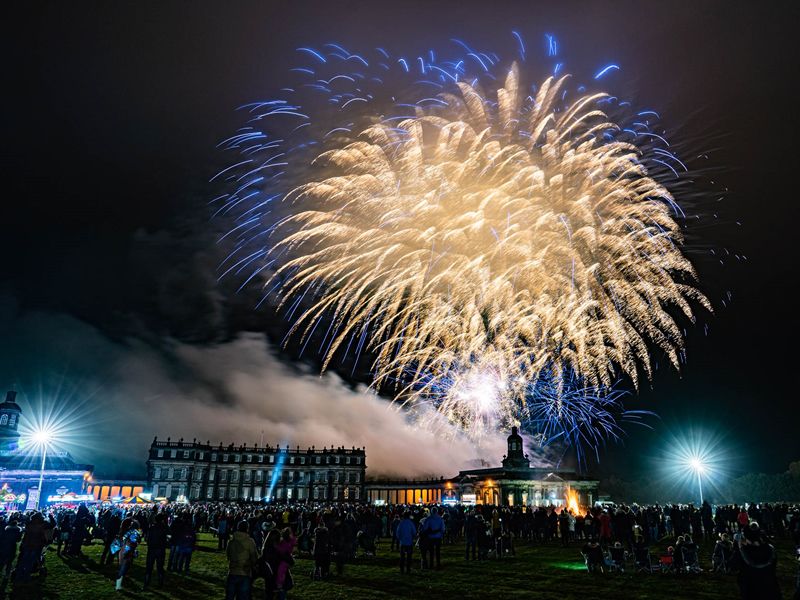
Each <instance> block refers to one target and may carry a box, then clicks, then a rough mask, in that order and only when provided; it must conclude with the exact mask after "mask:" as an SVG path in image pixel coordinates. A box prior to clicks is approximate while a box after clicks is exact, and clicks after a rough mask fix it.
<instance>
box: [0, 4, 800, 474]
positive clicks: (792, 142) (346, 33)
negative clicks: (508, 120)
mask: <svg viewBox="0 0 800 600" xmlns="http://www.w3.org/2000/svg"><path fill="white" fill-rule="evenodd" d="M534 4H538V5H540V6H541V7H540V8H537V7H534V6H533V5H534ZM545 7H546V8H545ZM25 11H26V12H25V14H19V15H17V16H16V18H9V19H4V21H5V29H6V30H7V31H6V35H4V36H3V37H4V38H5V43H6V44H7V45H8V47H7V48H6V51H5V56H6V73H7V74H6V76H5V77H4V80H5V83H6V85H5V86H4V88H5V91H4V94H3V104H4V109H3V121H4V134H5V135H4V143H3V145H2V164H3V170H4V176H3V188H4V202H3V206H4V209H3V219H2V223H3V233H2V236H0V257H1V258H0V260H2V269H0V342H1V343H2V346H3V348H2V351H1V352H0V386H6V387H10V386H16V387H19V388H21V389H22V391H25V390H26V389H27V390H29V391H30V390H32V389H34V388H35V386H36V384H35V381H37V378H39V379H41V380H47V381H50V379H51V378H50V375H48V374H51V373H59V374H60V377H62V381H63V380H64V379H66V380H69V379H70V378H71V377H73V375H74V378H75V380H76V381H68V385H67V387H69V386H72V387H73V388H74V392H75V393H74V396H75V397H76V398H80V397H81V395H82V394H83V388H82V387H81V386H83V385H84V383H85V382H87V381H88V382H89V383H88V384H87V387H86V388H85V389H88V390H91V391H92V394H94V396H93V397H92V399H89V400H85V399H84V404H83V406H91V405H92V404H93V403H94V402H99V400H98V398H100V397H109V396H110V395H111V394H109V393H107V392H108V391H109V390H111V389H113V388H114V387H115V385H116V380H115V376H114V375H113V373H114V372H113V371H109V372H105V371H104V370H105V369H106V368H107V367H108V365H107V364H105V361H104V360H103V359H102V357H101V356H102V351H99V357H98V358H97V361H96V363H92V362H91V361H89V362H88V363H87V362H85V361H84V362H82V361H81V360H80V356H81V355H83V356H92V352H98V348H101V347H102V344H104V343H107V344H109V347H113V348H116V349H118V350H119V355H120V356H122V355H124V354H125V352H127V351H128V350H130V351H132V352H140V351H142V350H141V349H142V348H144V349H146V352H147V353H148V356H149V357H150V359H152V360H153V361H155V363H157V364H158V365H159V369H161V370H163V373H166V374H167V375H165V377H167V378H172V379H173V380H177V381H179V382H183V383H179V384H178V385H177V389H178V390H180V389H186V388H185V387H182V386H185V385H188V386H190V387H191V386H192V385H197V386H200V387H202V386H204V385H207V386H208V387H209V388H213V389H212V391H211V392H209V393H208V398H212V400H206V402H214V401H218V402H219V403H220V404H222V405H226V404H227V405H230V404H232V403H233V404H235V403H236V399H235V398H232V397H231V395H232V394H233V392H232V391H231V390H232V388H229V387H225V386H224V385H218V381H216V380H215V379H214V378H213V377H211V376H208V377H206V375H207V374H206V373H204V372H203V371H202V369H201V368H200V367H198V365H201V364H203V365H210V366H209V367H208V368H214V367H215V366H217V363H214V362H213V361H212V362H205V361H195V362H193V363H192V365H193V366H192V367H187V366H186V363H185V362H182V361H181V359H180V358H176V355H178V356H185V353H187V352H193V351H195V350H196V351H197V352H216V351H217V350H219V349H220V348H222V349H223V350H224V348H225V347H226V345H230V344H235V343H236V342H235V340H237V339H238V340H240V341H241V336H240V334H241V333H242V332H245V331H250V332H252V331H265V330H269V329H270V322H271V319H272V318H273V317H272V316H271V315H269V314H264V313H263V312H258V311H255V310H253V305H254V296H252V295H248V294H247V293H244V294H240V295H234V293H233V291H234V290H235V288H236V285H235V282H227V281H223V282H222V283H217V281H216V270H215V269H216V265H217V264H218V261H219V257H220V256H219V255H220V248H218V247H217V246H216V245H215V243H214V240H215V239H216V235H217V234H218V232H219V230H220V229H221V228H223V227H224V225H223V224H221V223H218V222H211V223H209V215H210V212H209V209H208V207H207V205H206V203H207V202H208V200H209V199H210V198H211V197H212V194H213V193H214V191H215V190H213V189H212V188H211V186H209V184H208V183H207V182H208V180H209V178H210V176H211V175H213V173H214V172H215V171H216V170H218V169H219V168H220V166H221V165H224V164H225V162H226V161H227V160H228V158H227V157H224V156H222V155H221V153H220V152H219V151H218V150H217V149H216V148H215V145H216V144H217V143H218V142H219V141H220V140H222V139H223V138H225V137H226V136H227V135H229V134H230V133H231V132H232V131H233V130H234V129H235V128H236V127H238V126H239V125H240V124H241V116H240V115H238V114H237V113H236V112H235V111H234V109H235V107H237V106H239V105H241V104H243V103H245V102H248V101H252V100H256V99H262V98H264V97H266V96H268V95H269V94H270V92H272V91H274V90H275V89H276V87H280V77H281V75H282V73H284V72H285V70H286V69H287V68H288V67H289V66H293V64H294V62H293V61H294V60H295V58H296V54H295V48H297V47H298V46H302V45H311V46H313V45H321V44H323V43H325V42H329V41H337V42H341V43H343V44H345V45H347V46H350V47H353V48H369V47H372V46H374V45H378V44H380V45H383V46H386V47H388V48H390V49H397V50H400V49H410V50H408V51H409V52H412V51H415V50H426V49H427V48H429V47H437V46H441V45H442V44H445V43H447V40H448V39H449V38H451V37H460V38H463V39H466V40H469V41H470V43H472V44H474V45H477V46H483V47H491V48H502V49H505V48H510V49H513V45H512V44H513V38H511V35H510V32H511V30H512V29H514V30H517V31H519V32H520V33H522V34H523V36H525V38H526V39H527V40H528V43H529V46H530V47H531V48H534V49H538V48H540V47H541V49H542V50H543V48H544V45H543V42H541V46H540V45H539V44H540V40H543V36H544V33H553V34H555V35H556V36H557V37H558V40H559V43H560V47H561V49H562V52H563V56H564V60H565V62H566V63H567V65H568V67H575V68H576V69H578V70H583V71H585V72H587V73H588V72H593V71H592V70H593V69H594V68H595V67H597V66H600V65H604V64H607V63H609V62H612V61H613V62H616V63H618V64H620V65H621V67H622V70H621V73H620V74H619V75H618V76H616V77H615V79H614V80H613V82H612V85H616V86H618V88H619V91H625V92H631V90H633V91H634V92H635V99H636V102H637V104H639V105H641V106H647V107H651V108H655V109H656V110H658V111H659V112H660V113H661V115H662V117H663V122H664V123H665V124H666V125H667V126H668V129H669V130H671V133H672V136H673V137H679V138H680V139H682V140H683V141H685V142H686V143H687V144H688V146H689V147H690V148H692V149H696V150H697V152H695V154H697V153H699V152H705V153H707V154H708V156H709V158H708V160H707V161H706V162H705V163H703V164H702V165H701V166H702V167H703V169H702V173H700V174H699V175H698V182H699V183H698V185H697V186H695V189H694V190H693V191H694V193H695V194H696V195H697V197H696V198H693V199H691V200H690V201H689V202H688V205H687V206H688V208H693V207H695V206H696V207H698V208H697V209H698V211H699V212H702V213H703V214H704V215H705V216H706V218H705V220H704V221H703V227H701V228H699V229H698V230H697V231H696V232H694V234H693V235H695V236H697V239H698V241H699V242H702V243H698V244H697V245H696V246H695V245H694V239H695V238H694V237H693V238H692V241H693V244H692V247H691V248H690V256H691V258H692V259H693V260H694V261H695V263H696V264H697V266H698V269H699V271H700V275H701V287H702V288H703V289H704V291H707V293H708V295H709V297H710V299H711V300H712V302H713V303H714V306H715V309H716V313H715V315H713V316H707V315H703V316H701V318H700V319H699V320H698V324H697V325H696V326H694V327H690V328H689V329H688V341H687V355H688V360H687V363H686V364H685V365H684V366H683V367H682V370H681V373H680V374H677V373H675V372H674V371H670V370H669V369H668V368H667V367H666V365H665V364H661V367H660V369H659V371H658V372H657V373H656V376H655V378H654V380H653V382H652V386H651V385H650V384H647V383H645V384H644V386H643V389H642V390H641V391H640V394H639V395H638V396H636V395H634V396H633V397H631V398H629V400H628V402H627V404H628V406H629V408H641V409H646V410H652V411H655V412H656V413H658V414H659V416H660V419H655V418H651V419H649V420H648V423H650V424H651V425H652V427H653V429H652V430H646V429H640V428H634V429H629V431H630V435H629V437H628V439H627V441H626V442H625V445H624V446H616V447H612V448H610V449H608V450H607V451H606V452H604V453H603V454H602V456H601V464H600V465H599V467H596V470H597V471H598V472H601V473H603V472H605V473H608V472H613V473H619V474H622V475H623V476H625V477H636V476H637V474H638V473H640V472H642V471H645V470H647V469H649V466H648V465H649V464H650V463H651V461H652V458H653V456H654V455H655V454H657V453H658V452H660V451H661V450H663V449H664V448H667V449H668V447H669V444H670V443H671V442H670V441H669V440H670V434H672V433H679V432H681V431H685V430H686V429H687V428H688V427H689V426H690V425H694V426H698V427H702V428H703V429H705V430H707V431H709V432H713V434H715V435H719V436H721V437H722V439H723V446H724V447H725V448H727V449H728V452H729V455H730V457H731V458H732V461H731V468H732V470H733V471H736V472H743V471H748V470H758V471H768V472H778V471H783V470H785V469H786V468H787V465H788V463H789V462H790V461H791V460H798V459H800V435H798V433H797V431H798V430H800V427H798V423H800V419H798V416H797V409H796V406H797V400H796V392H795V390H796V387H797V359H798V351H797V342H796V339H797V336H798V320H797V310H796V305H797V300H796V295H795V293H794V290H795V288H796V277H797V258H798V253H797V251H796V243H797V233H796V230H795V227H796V224H797V222H798V220H797V216H798V215H797V213H798V208H797V205H798V202H797V194H798V192H797V190H798V184H797V180H795V177H798V176H800V171H798V167H797V156H798V154H797V150H796V148H797V144H798V142H797V139H798V135H797V134H798V118H797V107H796V104H797V95H796V93H795V88H796V87H797V84H796V79H797V73H796V71H797V64H798V58H799V54H800V53H798V50H797V39H796V38H797V35H796V34H797V31H800V28H799V27H800V19H798V11H799V9H798V5H797V3H788V2H787V3H786V4H785V5H783V6H781V5H780V4H778V3H775V4H773V5H772V8H770V9H769V10H767V9H765V8H756V7H755V6H754V5H753V3H744V2H743V3H732V2H729V1H720V2H691V3H687V2H673V3H668V2H615V3H600V2H597V3H583V2H558V3H533V2H516V3H514V2H500V1H493V2H484V3H477V2H469V1H460V2H427V3H419V2H410V1H406V2H397V3H387V2H325V3H323V2H319V3H315V2H258V3H244V2H237V3H220V2H215V3H211V2H192V3H187V2H158V3H151V4H149V5H148V4H143V3H141V2H137V3H133V2H131V3H127V2H114V3H96V4H94V3H86V2H70V3H29V4H27V5H26V8H25ZM509 53H510V52H507V53H506V54H509ZM530 54H531V55H534V54H535V52H534V51H531V53H530ZM542 54H543V52H542ZM726 188H727V191H726V192H724V193H723V191H724V190H725V189H726ZM719 198H722V200H719V201H718V199H719ZM680 200H681V199H680V198H679V201H680ZM714 214H716V217H714V216H713V215H714ZM737 222H738V223H741V225H738V224H737ZM709 248H714V249H716V251H717V252H718V255H715V256H711V255H710V253H709V252H708V249H709ZM725 249H727V251H728V253H729V254H728V253H725ZM734 255H740V256H746V257H747V260H737V259H736V258H735V256H734ZM720 256H722V257H723V258H724V260H723V263H724V264H721V263H720V262H719V260H718V259H719V258H720ZM728 292H730V298H729V297H728ZM723 300H724V301H725V304H723V302H722V301H723ZM705 325H708V331H707V334H706V331H705V329H706V328H705ZM87 331H89V332H91V337H92V342H91V345H92V347H91V349H88V350H87V349H86V348H84V338H83V337H82V336H83V335H84V334H85V332H87ZM31 339H36V340H37V344H36V345H33V344H29V343H27V342H29V341H30V340H31ZM67 342H68V343H67ZM176 348H178V349H177V350H176ZM22 349H24V350H22ZM249 351H251V352H256V353H258V352H263V353H264V354H265V355H266V354H269V355H270V356H274V355H275V354H276V351H275V350H274V348H272V347H270V346H269V345H267V344H266V343H263V344H253V345H252V348H251V349H250V350H249ZM150 359H148V360H150ZM277 360H279V361H283V362H288V363H292V360H291V358H290V357H286V356H280V355H279V356H278V357H277ZM159 361H161V362H160V363H159ZM662 363H663V361H662ZM92 364H96V366H97V371H98V373H100V372H104V373H105V374H103V375H101V376H99V383H98V382H97V381H93V377H92V369H91V367H92ZM290 367H291V364H290V365H289V367H287V368H290ZM117 373H118V372H117ZM145 377H146V375H145ZM190 379H195V380H199V381H195V382H194V383H193V384H189V383H186V382H187V381H188V380H190ZM191 389H195V388H191ZM283 401H284V398H282V397H278V396H275V397H269V395H267V396H265V397H264V398H263V403H264V405H265V407H266V410H267V411H269V410H270V407H271V406H273V405H276V404H277V403H280V402H283ZM115 402H116V400H115ZM119 402H127V403H132V404H134V405H136V403H137V400H136V399H134V398H129V399H128V400H127V401H124V400H119ZM335 402H336V400H335V398H331V399H330V401H329V402H328V404H327V405H322V408H320V409H319V410H317V413H316V418H317V419H319V420H320V421H324V420H325V419H326V418H328V416H327V415H326V414H325V413H326V410H328V408H326V407H330V408H329V410H330V411H331V412H339V411H340V410H341V407H338V406H337V405H336V404H335ZM376 402H378V400H376ZM239 407H240V408H241V405H239ZM118 409H119V407H118V406H117V405H115V404H114V402H110V403H106V404H103V406H102V409H101V411H100V412H101V413H102V419H101V420H99V421H98V423H99V424H98V425H96V426H95V427H94V428H95V429H98V428H99V429H103V428H108V429H111V430H114V429H119V428H120V427H124V424H120V422H119V419H116V417H117V416H118V415H117V414H116V413H117V412H119V413H120V414H123V413H124V414H125V415H128V414H129V413H128V412H126V411H123V410H122V409H119V410H118ZM126 410H130V409H126ZM94 412H95V413H96V412H97V411H94ZM92 418H94V417H92ZM125 418H129V417H125ZM130 418H133V417H130ZM198 418H200V417H198ZM176 419H177V420H176V422H175V423H174V425H173V424H167V425H165V424H164V423H151V425H152V428H151V429H150V430H149V431H147V423H146V421H145V422H144V424H143V425H141V427H142V432H141V437H142V438H147V439H149V438H151V437H152V435H154V434H156V433H158V434H159V435H163V436H166V435H169V434H170V432H171V431H174V432H175V433H174V434H173V435H178V434H181V435H187V436H188V437H192V433H191V429H192V427H196V428H199V426H197V425H196V423H193V422H184V421H183V420H181V419H182V417H176ZM137 426H138V425H137ZM365 426H367V425H365ZM297 427H302V425H300V424H298V425H297ZM184 431H185V432H186V433H183V432H184ZM281 431H283V433H284V434H285V435H286V436H287V438H289V437H291V436H292V431H291V428H288V429H283V430H281ZM138 439H139V438H136V440H138ZM248 439H250V440H251V441H252V437H251V438H248ZM136 440H133V439H132V440H130V441H129V442H124V441H123V442H120V443H119V444H118V445H117V447H116V448H115V451H117V452H119V453H122V454H125V455H126V456H128V457H134V458H135V459H136V460H140V459H141V460H143V458H144V447H143V446H142V445H141V444H140V443H139V442H138V441H136ZM215 441H216V440H215ZM331 441H336V442H341V443H345V444H348V445H349V443H350V442H349V441H348V440H344V439H342V440H331ZM323 442H324V440H320V442H319V443H320V445H321V444H322V443H323ZM352 443H358V440H353V441H352ZM368 456H369V448H368ZM498 458H499V457H498ZM113 464H115V465H116V464H117V463H116V462H114V463H113ZM121 464H123V466H121V467H119V468H120V469H131V467H129V466H126V465H128V463H124V461H123V463H121ZM108 468H109V469H113V468H114V467H108ZM431 468H433V467H431ZM422 470H424V469H422ZM444 474H445V475H450V473H444Z"/></svg>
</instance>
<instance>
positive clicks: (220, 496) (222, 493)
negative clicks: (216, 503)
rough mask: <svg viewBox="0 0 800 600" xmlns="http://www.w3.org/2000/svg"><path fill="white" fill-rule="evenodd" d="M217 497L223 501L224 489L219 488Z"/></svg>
mask: <svg viewBox="0 0 800 600" xmlns="http://www.w3.org/2000/svg"><path fill="white" fill-rule="evenodd" d="M218 496H219V499H220V500H225V488H219V494H218Z"/></svg>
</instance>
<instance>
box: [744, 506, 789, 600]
mask: <svg viewBox="0 0 800 600" xmlns="http://www.w3.org/2000/svg"><path fill="white" fill-rule="evenodd" d="M740 523H741V522H740ZM742 536H743V537H742V541H741V544H740V546H739V551H738V552H737V553H736V554H735V556H734V559H733V563H734V568H735V569H736V570H737V571H738V576H737V582H738V584H739V591H740V593H741V595H742V600H779V599H780V597H781V592H780V588H779V587H778V577H777V572H776V571H777V562H778V560H777V554H776V552H775V547H774V546H773V545H772V544H771V543H770V542H769V539H768V538H767V536H766V535H765V534H764V533H763V532H762V531H761V530H760V528H759V527H758V526H756V525H753V524H751V525H747V526H746V527H744V528H743V529H742Z"/></svg>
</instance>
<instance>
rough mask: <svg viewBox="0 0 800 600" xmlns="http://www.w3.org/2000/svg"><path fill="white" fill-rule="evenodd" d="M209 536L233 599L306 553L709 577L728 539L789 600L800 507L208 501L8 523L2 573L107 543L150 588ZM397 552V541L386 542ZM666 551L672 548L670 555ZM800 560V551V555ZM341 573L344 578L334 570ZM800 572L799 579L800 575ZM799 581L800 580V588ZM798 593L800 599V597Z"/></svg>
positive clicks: (729, 551)
mask: <svg viewBox="0 0 800 600" xmlns="http://www.w3.org/2000/svg"><path fill="white" fill-rule="evenodd" d="M200 533H210V534H213V535H214V536H215V537H216V545H217V550H218V551H219V552H224V553H225V556H226V558H227V562H228V573H227V579H226V598H228V599H231V600H233V599H249V598H250V597H251V594H252V590H253V586H254V585H257V584H258V582H259V581H263V586H264V590H265V594H266V598H276V597H277V598H278V599H279V600H280V599H283V598H286V597H287V593H288V592H289V591H290V590H291V589H292V587H293V585H294V577H293V573H292V567H293V566H294V564H295V556H298V555H300V556H303V557H306V558H309V559H312V560H313V570H312V571H311V572H310V573H309V575H310V576H312V577H313V578H315V579H321V580H323V579H327V578H328V577H331V576H334V575H342V574H343V572H344V569H345V566H346V564H347V563H348V562H350V561H352V560H353V559H355V558H356V557H357V556H358V555H359V554H361V555H362V556H371V555H375V554H376V553H377V552H378V548H379V544H380V547H381V552H382V553H384V552H387V551H388V553H390V555H393V554H395V553H396V555H397V564H398V566H399V569H400V572H401V573H402V574H404V575H405V574H408V573H411V572H412V569H423V570H427V569H431V570H437V569H440V568H442V557H441V549H442V545H443V544H447V545H463V557H464V560H465V561H487V560H499V559H507V558H513V557H514V556H516V549H517V544H521V543H525V544H560V545H564V546H567V547H570V546H574V547H575V550H576V555H577V553H578V552H580V554H581V555H582V556H583V558H584V561H585V563H586V568H587V570H588V571H589V572H590V573H607V572H624V571H625V570H626V569H631V570H635V571H636V572H640V571H646V572H655V571H659V572H662V573H675V574H680V573H699V572H701V571H703V569H701V567H700V556H699V554H700V545H699V543H701V542H709V541H715V544H714V550H713V552H712V554H711V556H710V557H709V558H710V564H711V568H710V569H707V570H712V571H717V572H721V573H736V574H737V577H738V582H739V587H740V589H741V591H742V597H743V598H759V599H769V598H778V597H780V596H779V591H778V581H777V577H776V563H777V553H776V550H775V546H774V544H773V542H772V540H773V539H774V538H790V539H791V540H792V541H793V542H794V546H795V547H796V548H800V507H797V506H789V505H786V504H763V505H759V504H753V505H748V506H734V505H730V506H717V507H715V508H714V509H712V507H711V505H709V504H708V503H703V505H702V506H700V507H694V506H692V505H688V506H687V505H657V504H656V505H650V506H637V505H630V506H627V505H609V506H601V505H597V506H595V507H593V508H591V509H590V510H577V511H571V510H568V509H566V508H563V507H545V506H542V507H499V506H487V505H480V506H461V505H455V506H420V505H410V506H405V505H403V506H388V505H384V506H369V505H363V504H347V503H327V504H303V503H295V504H291V505H264V504H232V503H196V504H192V505H187V504H176V503H171V504H163V505H155V506H144V507H143V506H136V505H132V506H126V507H120V506H106V507H96V506H94V507H91V508H90V507H87V506H85V505H81V506H79V507H73V508H66V507H51V508H49V509H47V510H46V511H45V512H28V513H24V514H23V513H15V514H5V515H3V516H0V571H2V572H3V573H4V575H5V576H6V577H7V578H8V577H12V578H13V579H14V580H15V581H16V582H21V583H24V582H26V581H29V580H30V578H31V576H32V574H34V573H35V572H37V571H39V572H40V573H41V574H42V575H46V568H47V567H46V564H47V563H46V560H45V558H44V557H45V550H46V549H47V548H48V547H50V548H54V549H55V551H56V553H57V554H58V555H66V556H77V555H80V554H81V553H82V552H83V550H82V548H83V547H84V546H85V545H86V544H88V543H92V541H93V540H94V541H95V542H96V541H98V540H99V542H100V543H102V545H103V550H102V553H101V555H100V564H101V565H103V566H104V565H111V564H112V563H115V564H116V567H115V568H116V581H115V587H116V589H117V590H121V589H123V586H124V583H125V578H126V577H127V576H129V574H130V571H131V566H132V565H133V564H134V562H135V561H136V559H137V557H138V555H139V552H140V550H142V551H143V550H144V549H145V548H146V556H145V559H144V580H143V582H142V583H143V586H144V587H145V588H147V587H149V586H151V585H153V584H155V585H159V586H161V585H163V584H164V581H165V576H166V573H167V572H172V573H175V574H180V575H185V574H187V573H189V572H190V570H191V564H192V554H193V552H194V550H195V548H196V546H197V538H198V534H200ZM384 544H385V545H384ZM659 549H660V550H659ZM798 560H800V555H798ZM332 567H333V570H332ZM798 573H799V574H798V577H800V571H799V572H798ZM798 585H800V578H799V579H798ZM795 597H796V598H797V592H795Z"/></svg>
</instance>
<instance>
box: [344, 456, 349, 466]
mask: <svg viewBox="0 0 800 600" xmlns="http://www.w3.org/2000/svg"><path fill="white" fill-rule="evenodd" d="M344 462H345V463H347V464H348V465H349V464H350V457H349V456H348V457H347V459H346V460H345V461H344Z"/></svg>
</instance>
